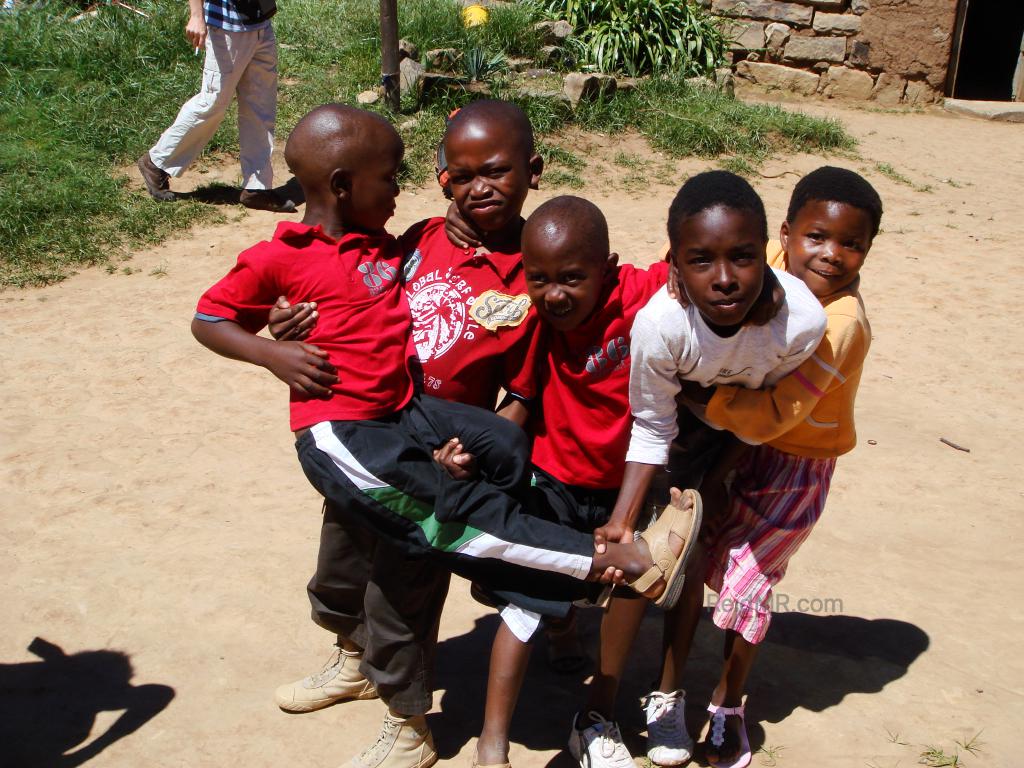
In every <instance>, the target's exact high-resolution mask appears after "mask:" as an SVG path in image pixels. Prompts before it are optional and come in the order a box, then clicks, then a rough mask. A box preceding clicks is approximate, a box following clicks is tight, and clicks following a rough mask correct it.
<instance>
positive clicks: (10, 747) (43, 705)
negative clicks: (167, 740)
mask: <svg viewBox="0 0 1024 768" xmlns="http://www.w3.org/2000/svg"><path fill="white" fill-rule="evenodd" d="M28 649H29V650H30V651H31V652H32V653H34V654H35V655H36V656H38V657H39V661H29V662H24V663H20V664H0V745H2V746H0V766H12V768H13V766H38V767H39V768H43V767H45V766H55V767H59V768H68V767H69V766H76V765H82V764H83V763H85V762H86V761H88V760H91V759H92V758H94V757H95V756H96V755H98V754H99V753H100V752H102V751H103V750H104V749H106V748H107V747H108V746H110V745H111V744H113V743H114V742H115V741H117V740H118V739H121V738H123V737H125V736H127V735H129V734H130V733H133V732H134V731H136V730H138V729H139V728H141V727H142V726H143V725H145V724H146V723H147V722H148V721H149V720H151V719H152V718H153V717H155V716H156V715H157V714H159V713H160V712H161V711H162V710H163V709H164V708H165V707H166V706H167V705H168V704H170V702H171V699H173V698H174V689H173V688H171V687H169V686H166V685H132V684H131V679H132V674H133V672H132V665H131V662H130V661H129V659H128V656H127V655H126V654H124V653H121V652H120V651H107V650H104V651H81V652H79V653H73V654H71V655H67V654H65V653H64V651H63V650H62V649H61V648H60V647H59V646H57V645H54V644H53V643H50V642H48V641H46V640H43V639H42V638H39V637H37V638H36V639H35V640H33V641H32V643H31V644H30V645H29V646H28ZM121 710H123V712H122V714H121V715H120V716H119V717H118V718H117V720H116V721H114V723H113V724H112V725H111V726H110V727H109V728H108V729H107V730H106V731H104V732H103V733H100V734H99V735H97V737H96V738H95V739H93V740H92V741H90V742H88V743H86V741H87V739H88V738H89V733H90V731H91V730H92V728H93V724H94V722H95V720H96V715H97V714H98V713H99V712H104V711H114V712H117V711H121ZM83 744H84V746H82V745H83Z"/></svg>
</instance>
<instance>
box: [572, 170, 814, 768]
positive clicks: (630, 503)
mask: <svg viewBox="0 0 1024 768" xmlns="http://www.w3.org/2000/svg"><path fill="white" fill-rule="evenodd" d="M668 235H669V244H670V257H671V258H670V261H671V272H670V276H669V285H668V286H666V287H665V288H662V289H661V290H660V291H659V292H658V293H657V294H655V295H654V297H653V298H651V300H650V301H649V302H648V304H647V305H646V306H645V307H644V308H643V309H642V310H640V312H639V314H637V316H636V319H635V321H634V323H633V328H632V342H631V345H630V357H631V367H630V406H631V408H632V411H633V415H634V425H633V433H632V439H631V442H630V447H629V452H628V454H627V456H626V470H625V475H624V477H623V480H622V488H621V490H620V492H619V497H618V500H617V502H616V505H615V508H614V510H613V512H612V516H611V519H610V521H609V522H608V524H607V525H605V526H603V527H602V528H599V529H598V530H597V531H595V534H594V535H595V543H596V545H597V546H598V548H600V547H601V545H602V542H604V541H627V540H632V538H633V535H634V530H635V528H636V525H637V518H638V516H639V513H640V510H641V508H642V507H643V506H644V502H645V499H646V496H647V493H648V490H649V489H650V486H651V482H652V480H653V479H654V477H655V476H656V475H657V473H658V472H659V471H660V470H661V469H662V467H663V466H664V465H665V464H666V463H667V461H668V457H669V448H670V446H671V444H672V441H673V439H674V438H675V437H676V435H677V433H678V427H677V421H676V419H677V412H678V406H677V402H676V396H677V395H678V394H679V392H680V389H681V388H682V382H683V381H684V380H685V381H692V382H695V383H698V384H700V385H702V386H711V385H715V384H741V385H743V386H746V387H752V388H756V387H761V386H764V385H767V384H773V383H774V382H776V381H777V380H779V379H780V378H782V377H783V376H785V375H786V374H787V373H789V372H791V371H792V370H794V369H795V368H796V367H797V366H799V365H800V363H801V362H803V361H804V360H805V359H807V358H808V357H809V356H810V355H811V354H812V353H813V352H814V350H815V348H816V347H817V346H818V342H819V341H821V338H822V335H823V334H824V332H825V326H826V319H825V313H824V311H823V310H822V308H821V304H820V303H819V302H818V300H817V299H816V298H815V297H814V294H813V293H811V291H810V290H809V289H808V288H807V287H806V286H805V285H804V284H803V282H802V281H800V280H798V279H796V278H794V277H791V276H790V275H788V274H785V273H783V272H777V271H773V270H771V269H770V268H769V267H768V266H767V264H766V247H767V244H768V224H767V218H766V216H765V211H764V204H763V203H762V202H761V199H760V198H759V197H758V195H757V193H756V192H755V191H754V190H753V188H752V187H751V186H750V185H749V184H748V183H747V182H746V181H744V180H743V179H742V178H740V177H739V176H736V175H735V174H731V173H727V172H725V171H712V172H709V173H703V174H699V175H697V176H694V177H693V178H691V179H690V180H689V181H687V182H686V184H684V185H683V187H682V188H681V189H680V190H679V193H678V194H677V195H676V198H675V200H674V201H673V202H672V206H671V207H670V209H669V216H668ZM670 288H671V290H670ZM693 409H694V411H695V412H696V413H697V414H698V415H701V408H700V407H699V406H696V405H694V406H693ZM643 608H644V605H643V601H640V600H621V599H613V600H612V605H611V607H610V609H609V612H608V614H607V615H606V618H605V622H606V623H605V624H604V625H603V626H602V632H601V635H602V648H601V659H600V670H599V673H598V675H596V676H595V683H594V684H593V685H592V687H591V692H590V700H589V702H588V707H587V709H588V710H592V711H594V712H596V713H597V714H598V715H601V716H603V717H609V716H610V715H611V710H612V708H613V704H614V697H615V693H616V691H617V687H618V680H619V678H620V677H621V674H622V670H623V668H624V666H625V660H626V656H627V654H628V652H629V646H630V643H631V639H632V638H633V637H634V636H635V633H636V629H637V627H639V624H640V621H641V619H642V616H643ZM672 623H673V624H674V623H675V622H674V621H673V622H672ZM606 638H607V642H606ZM674 650H675V649H673V652H672V653H669V655H668V656H667V657H666V661H665V665H664V668H663V671H662V685H661V686H660V687H661V689H662V690H660V691H654V692H652V693H651V694H650V695H649V696H648V697H647V700H646V707H645V708H646V713H647V722H648V757H649V758H650V759H651V760H652V761H653V762H654V763H656V764H659V765H678V764H681V763H684V762H686V761H687V760H689V759H690V757H691V754H692V750H693V742H692V740H691V739H690V737H689V735H688V734H687V732H686V729H685V727H683V726H682V725H681V723H682V719H681V718H682V712H683V709H684V706H685V702H684V700H683V691H681V690H673V688H674V687H675V686H674V685H670V684H667V683H666V682H665V681H671V680H674V679H676V678H677V677H678V675H677V672H678V670H677V669H676V668H675V662H674V658H675V655H678V656H679V658H680V659H685V657H686V653H683V652H680V653H678V654H674ZM681 650H682V649H680V651H681ZM686 650H688V649H686ZM663 691H668V693H665V692H663ZM581 720H583V719H582V718H581ZM615 732H616V733H617V730H616V731H615ZM605 751H607V750H605ZM620 751H621V752H623V753H625V746H624V745H621V744H616V745H615V750H614V752H615V754H618V753H619V752H620ZM747 759H748V760H749V757H747ZM598 762H600V763H601V764H600V765H599V766H597V768H609V766H606V765H605V764H604V763H605V762H607V763H609V765H610V763H611V762H614V760H608V761H603V762H602V761H598Z"/></svg>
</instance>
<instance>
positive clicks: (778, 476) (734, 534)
mask: <svg viewBox="0 0 1024 768" xmlns="http://www.w3.org/2000/svg"><path fill="white" fill-rule="evenodd" d="M835 466H836V460H835V458H828V459H808V458H804V457H801V456H793V455H792V454H788V453H783V452H782V451H778V450H776V449H774V448H771V447H770V446H767V445H759V446H757V447H756V448H753V449H751V450H750V451H749V452H748V453H747V454H746V455H745V456H744V458H743V459H741V460H740V463H739V465H738V466H737V468H736V474H735V479H734V480H733V483H732V488H731V493H730V499H729V507H728V510H727V512H726V518H725V520H724V521H723V525H722V527H721V528H720V530H719V531H718V532H717V533H716V534H715V536H714V538H713V539H712V541H711V542H710V544H709V546H708V551H709V554H710V557H709V567H708V574H707V578H706V583H707V585H708V587H710V588H711V589H713V590H714V591H715V592H717V593H718V602H717V604H716V605H715V609H714V614H713V620H714V622H715V625H716V626H718V627H720V628H722V629H731V630H734V631H735V632H737V633H739V634H740V635H742V636H743V637H744V638H745V639H746V640H748V641H749V642H751V643H760V642H761V641H762V640H763V639H764V636H765V633H766V632H767V631H768V625H769V624H770V623H771V618H772V613H771V597H772V588H773V587H774V586H775V585H776V584H778V583H779V580H780V579H781V578H782V577H783V576H784V575H785V573H786V567H787V565H788V564H789V560H790V558H791V557H793V555H794V554H795V553H796V551H797V550H798V549H799V548H800V545H801V544H803V543H804V540H805V539H806V538H807V537H808V536H809V535H810V533H811V529H812V528H813V527H814V524H815V523H816V522H818V518H819V517H821V513H822V510H824V508H825V499H826V497H827V496H828V489H829V485H830V483H831V481H832V472H833V470H834V469H835Z"/></svg>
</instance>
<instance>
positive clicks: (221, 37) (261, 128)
mask: <svg viewBox="0 0 1024 768" xmlns="http://www.w3.org/2000/svg"><path fill="white" fill-rule="evenodd" d="M236 93H237V94H238V145H239V149H240V155H241V158H240V159H241V164H242V188H243V189H270V188H271V187H272V186H273V181H274V171H273V169H272V167H271V164H270V156H271V154H272V153H273V151H274V120H275V118H276V116H277V42H276V40H275V38H274V28H273V27H272V26H270V25H269V24H268V25H267V26H266V27H263V28H262V29H257V30H253V31H251V32H225V31H224V30H222V29H218V28H216V27H210V28H209V33H208V34H207V37H206V61H205V63H204V64H203V86H202V89H201V90H200V91H199V93H197V94H196V95H195V96H193V97H192V98H191V99H189V100H188V101H186V102H185V104H184V105H183V106H182V108H181V110H180V111H179V112H178V117H177V118H176V119H175V120H174V124H173V125H171V127H170V128H168V129H167V130H166V131H164V132H163V135H162V136H160V140H159V141H157V143H156V146H154V147H153V148H152V149H151V150H149V157H150V159H151V160H152V161H153V164H154V165H156V167H157V168H162V169H163V170H164V171H166V172H167V173H169V174H170V175H171V176H181V174H182V173H184V172H185V169H186V168H188V167H189V165H191V164H192V162H193V161H194V160H195V159H196V157H198V156H199V153H200V152H202V151H203V147H205V146H206V144H207V143H208V142H209V141H210V139H211V138H213V134H214V133H215V132H216V130H217V128H218V126H219V125H220V123H221V120H223V119H224V113H225V112H227V109H228V107H229V106H230V105H231V100H232V98H234V96H235V94H236Z"/></svg>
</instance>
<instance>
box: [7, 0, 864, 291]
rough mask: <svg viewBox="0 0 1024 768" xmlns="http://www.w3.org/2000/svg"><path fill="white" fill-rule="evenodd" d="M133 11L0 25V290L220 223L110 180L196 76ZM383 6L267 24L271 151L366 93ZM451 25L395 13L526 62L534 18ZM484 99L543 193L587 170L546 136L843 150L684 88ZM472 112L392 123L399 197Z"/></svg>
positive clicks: (419, 13) (417, 38) (831, 132)
mask: <svg viewBox="0 0 1024 768" xmlns="http://www.w3.org/2000/svg"><path fill="white" fill-rule="evenodd" d="M134 4H136V5H138V6H139V7H140V8H141V9H142V10H144V11H146V12H147V13H149V14H150V16H151V18H149V19H144V18H142V17H140V16H137V15H136V14H134V13H131V12H129V11H125V10H123V9H120V8H117V7H114V6H108V5H101V6H100V7H99V14H98V16H97V17H95V18H90V19H85V20H82V21H81V22H79V23H70V21H69V19H70V17H71V16H73V15H74V14H75V13H77V12H78V6H77V5H76V6H74V7H68V6H64V5H62V4H61V3H59V2H55V1H54V0H51V2H49V4H46V5H41V6H38V7H36V6H31V7H30V6H29V5H27V4H23V5H21V6H20V7H21V8H22V9H23V10H20V11H19V12H17V13H12V14H3V15H0V104H2V105H3V109H2V110H0V251H2V256H0V258H2V261H0V287H3V286H24V285H30V284H45V283H50V282H54V281H57V280H60V279H62V278H63V277H65V276H67V275H68V274H69V273H71V272H73V271H74V270H75V268H76V267H78V266H80V265H89V264H102V263H108V262H111V261H113V262H116V261H117V260H118V259H119V258H120V257H122V256H124V255H125V254H127V253H129V252H130V251H131V250H132V249H137V248H140V247H145V246H146V245H148V244H152V243H157V242H159V241H160V240H161V239H163V238H166V237H167V236H169V235H171V234H173V233H176V232H181V231H182V230H185V229H187V228H188V227H189V226H190V225H192V224H194V223H195V222H197V221H201V220H207V221H208V220H211V219H212V218H215V217H217V216H218V215H220V214H218V209H217V208H216V207H214V206H210V205H204V204H201V203H199V202H195V201H185V200H179V201H178V202H176V203H174V204H159V203H156V202H154V201H152V200H150V199H149V197H148V196H147V195H146V194H145V193H144V192H140V191H139V190H138V189H134V190H133V189H130V188H129V187H128V184H127V183H126V180H125V179H124V178H123V177H122V176H121V175H120V174H119V173H118V172H117V171H116V169H117V167H119V166H128V165H130V164H131V163H132V162H134V160H135V159H136V158H137V157H138V156H139V155H140V154H141V153H142V152H143V151H144V150H145V149H147V148H148V147H149V146H151V145H152V144H153V143H154V142H155V140H156V138H157V137H158V136H159V134H160V132H161V131H162V130H163V129H164V128H166V127H167V126H168V125H169V124H170V123H171V121H172V120H173V119H174V116H175V114H176V113H177V110H178V108H179V107H180V106H181V104H182V103H183V102H184V101H185V100H186V99H187V98H189V97H190V96H191V95H192V94H193V93H194V92H195V90H196V88H197V86H198V84H199V80H200V73H201V70H202V60H201V58H197V57H195V56H193V53H192V50H191V48H190V47H189V45H188V43H187V42H186V41H185V39H184V37H183V28H184V23H185V20H186V15H187V11H186V7H185V4H184V3H181V2H177V1H176V0H137V2H135V3H134ZM378 7H379V5H378V2H377V0H334V2H328V0H288V1H287V2H282V3H281V7H280V12H279V13H278V15H277V17H276V18H275V22H274V23H275V29H276V33H277V39H278V42H279V45H280V50H279V60H280V61H279V70H280V75H281V85H280V88H279V99H278V136H279V137H284V136H286V135H287V134H288V132H289V131H290V130H291V128H292V127H293V126H294V125H295V123H296V122H297V121H298V119H299V118H300V117H301V116H302V115H303V114H305V113H306V112H307V111H308V110H309V109H310V108H311V107H313V106H315V105H317V104H321V103H324V102H327V101H339V102H343V103H355V97H356V95H357V94H358V93H359V92H360V91H363V90H366V89H368V88H372V87H374V86H375V85H376V84H378V83H379V80H380V60H379V42H378V23H377V9H378ZM459 11H460V6H459V5H458V4H457V2H455V0H417V2H408V3H400V4H399V30H400V34H401V35H402V37H404V38H406V39H409V40H411V41H412V42H414V43H416V44H417V45H418V46H419V47H420V50H421V51H424V52H425V51H426V50H428V49H431V48H442V47H454V48H457V49H459V50H460V51H465V50H467V49H469V48H472V47H479V48H482V49H484V50H487V51H491V52H499V51H500V52H502V53H504V54H505V55H507V56H511V57H519V56H526V57H530V56H533V55H535V54H536V53H537V47H538V45H539V42H538V40H537V36H536V35H535V34H534V33H533V30H532V25H533V23H534V21H535V20H536V19H537V17H538V11H537V7H536V6H535V5H533V4H528V3H521V4H513V5H511V6H510V7H507V8H506V7H502V8H495V9H493V10H492V11H491V16H490V21H489V23H488V24H486V25H485V26H483V27H480V28H476V29H473V30H466V29H465V28H463V27H462V25H461V23H460V21H459ZM491 86H492V92H493V94H494V95H495V96H496V97H499V98H510V99H512V100H514V101H516V102H517V103H518V104H520V106H522V107H523V109H524V110H525V111H526V113H527V115H528V116H529V117H530V120H531V122H532V123H533V125H534V128H535V130H536V131H537V134H538V137H539V142H538V147H539V150H540V151H541V153H542V154H543V155H544V156H545V160H546V162H547V173H546V174H545V183H546V184H552V185H556V186H557V185H562V186H570V187H574V188H578V187H581V186H583V185H584V183H585V181H586V179H587V169H586V164H585V161H584V160H583V159H581V158H580V157H578V156H576V155H574V154H573V153H572V152H570V151H568V150H565V149H562V148H560V147H559V144H558V142H559V139H558V135H559V131H560V130H562V129H564V128H566V127H568V126H576V127H579V128H582V129H584V130H596V131H602V132H605V133H616V132H620V131H625V130H633V131H638V132H640V133H642V134H643V135H645V136H646V137H647V138H648V139H649V140H650V142H651V144H652V145H653V146H654V147H656V148H658V149H661V150H663V151H664V152H665V153H666V154H667V155H669V156H670V157H680V156H685V155H690V154H696V155H700V156H704V157H715V156H720V155H726V156H728V157H729V158H733V160H730V162H735V163H741V162H742V163H744V164H745V165H744V166H743V167H750V168H755V167H756V166H757V165H758V164H759V163H760V162H761V161H763V160H764V159H765V158H766V157H768V156H770V155H771V154H772V153H774V152H777V151H820V150H825V151H832V150H847V149H850V148H852V146H853V142H852V140H851V139H850V138H849V137H848V136H847V135H846V133H845V132H844V131H843V129H842V127H841V126H840V125H839V124H838V123H837V122H835V121H829V120H818V119H814V118H811V117H808V116H805V115H801V114H798V113H791V112H786V111H784V110H782V109H780V108H778V107H767V106H749V105H744V104H742V103H740V102H737V101H735V100H733V99H731V98H729V97H727V96H724V95H722V94H719V93H717V92H713V91H706V90H695V89H693V88H690V87H688V86H686V85H685V83H684V82H683V81H682V79H681V78H671V77H669V78H667V79H652V80H649V81H646V82H644V83H643V84H642V85H641V86H640V87H639V88H638V89H637V90H635V91H633V92H630V93H622V94H618V95H616V96H615V97H614V98H611V99H603V100H599V101H597V102H592V103H584V104H582V105H581V106H580V108H579V109H578V110H577V111H575V112H573V110H572V109H571V108H570V107H569V106H568V105H567V104H566V103H565V102H564V101H562V100H560V99H555V98H545V97H540V96H524V95H521V94H519V93H518V92H517V91H516V90H515V83H514V81H513V80H512V78H511V76H508V75H502V76H498V77H497V79H496V80H494V81H493V82H492V83H491ZM472 98H475V97H474V96H473V95H472V94H469V93H466V92H463V91H454V92H447V93H443V94H441V95H440V96H438V97H435V98H433V99H432V100H431V101H430V102H429V103H425V104H417V103H416V101H415V98H414V97H413V96H412V95H408V94H407V95H405V96H404V97H403V111H404V112H405V114H401V115H397V116H395V117H394V120H395V122H396V124H398V125H399V126H403V125H404V124H406V123H410V122H412V124H411V125H407V126H405V127H402V128H401V129H400V130H401V133H402V136H403V139H404V140H405V142H406V158H405V162H404V165H403V171H402V179H403V182H404V183H407V184H408V183H413V184H415V183H419V182H421V181H423V180H425V179H427V178H429V177H430V176H431V175H432V172H433V161H434V153H435V150H436V147H437V143H438V141H439V139H440V136H441V133H442V131H443V129H444V122H445V116H446V115H447V114H448V112H449V111H450V110H451V109H453V108H454V107H456V106H460V105H462V104H465V103H466V102H468V101H469V100H471V99H472ZM379 108H381V109H382V107H379ZM413 112H416V113H417V114H416V118H417V119H416V120H415V121H411V120H410V118H411V117H412V113H413ZM237 147H238V136H237V129H236V126H235V118H234V115H233V111H232V112H231V113H229V115H228V117H227V118H226V119H225V121H224V123H223V125H222V126H221V128H220V130H219V131H218V132H217V134H216V136H215V137H214V139H213V140H212V141H211V143H210V145H209V147H208V149H207V152H208V153H209V154H210V155H218V154H227V155H231V154H232V153H236V152H237ZM225 159H226V160H227V161H228V162H230V163H232V164H233V163H234V162H235V161H234V159H233V158H231V157H226V158H225ZM736 167H740V166H739V165H737V166H736ZM129 172H130V173H132V174H133V175H134V171H132V170H130V171H129ZM281 181H283V180H281ZM221 210H223V209H221ZM154 277H158V275H155V276H154Z"/></svg>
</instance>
